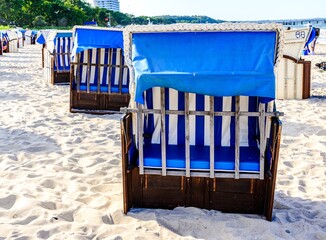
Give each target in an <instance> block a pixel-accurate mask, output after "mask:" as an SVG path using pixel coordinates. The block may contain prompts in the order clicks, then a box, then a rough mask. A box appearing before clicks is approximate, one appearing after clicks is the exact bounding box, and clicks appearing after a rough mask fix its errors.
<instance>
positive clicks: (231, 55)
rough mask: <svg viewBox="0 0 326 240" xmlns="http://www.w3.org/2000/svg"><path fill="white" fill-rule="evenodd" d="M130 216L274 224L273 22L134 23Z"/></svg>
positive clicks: (125, 134)
mask: <svg viewBox="0 0 326 240" xmlns="http://www.w3.org/2000/svg"><path fill="white" fill-rule="evenodd" d="M124 41H125V58H126V61H127V63H128V65H129V67H130V71H131V80H130V81H131V85H130V86H131V87H130V92H131V102H130V107H129V108H124V109H122V111H123V112H125V113H126V114H125V116H124V117H123V118H122V120H121V142H122V173H123V202H124V212H125V213H126V212H128V211H129V209H130V208H133V207H136V208H139V207H140V208H168V209H170V208H174V207H177V206H194V207H200V208H205V209H216V210H220V211H223V212H236V213H254V214H261V215H264V216H265V217H266V219H268V220H271V218H272V209H273V199H274V189H275V181H276V172H277V163H278V154H279V146H280V135H281V122H280V120H279V119H278V116H279V115H280V113H278V112H276V111H275V105H274V101H273V100H274V98H275V86H274V84H275V76H274V67H275V65H276V63H277V62H278V59H279V56H281V54H282V53H281V52H282V51H281V50H282V43H283V29H282V27H281V26H280V25H275V24H274V25H273V24H271V25H270V24H262V25H258V24H244V25H241V24H212V25H210V24H200V25H190V24H185V25H178V24H176V25H168V26H129V27H127V28H126V29H125V31H124Z"/></svg>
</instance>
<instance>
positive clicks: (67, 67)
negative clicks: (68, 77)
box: [54, 66, 70, 72]
mask: <svg viewBox="0 0 326 240" xmlns="http://www.w3.org/2000/svg"><path fill="white" fill-rule="evenodd" d="M54 70H55V71H67V72H69V71H70V66H65V67H63V66H59V67H57V66H54Z"/></svg>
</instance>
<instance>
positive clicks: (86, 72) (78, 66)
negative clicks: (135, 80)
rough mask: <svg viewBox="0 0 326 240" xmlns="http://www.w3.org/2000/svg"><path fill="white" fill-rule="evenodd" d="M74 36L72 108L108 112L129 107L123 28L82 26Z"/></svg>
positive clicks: (76, 29) (101, 112) (74, 109)
mask: <svg viewBox="0 0 326 240" xmlns="http://www.w3.org/2000/svg"><path fill="white" fill-rule="evenodd" d="M73 36H74V48H73V53H72V58H73V62H72V70H71V80H70V86H71V90H70V111H71V112H88V113H95V114H105V113H112V112H119V111H120V107H126V106H128V104H129V100H130V94H129V69H128V66H127V65H126V64H125V61H124V56H123V34H122V30H119V29H110V28H100V27H90V26H79V27H75V28H74V30H73Z"/></svg>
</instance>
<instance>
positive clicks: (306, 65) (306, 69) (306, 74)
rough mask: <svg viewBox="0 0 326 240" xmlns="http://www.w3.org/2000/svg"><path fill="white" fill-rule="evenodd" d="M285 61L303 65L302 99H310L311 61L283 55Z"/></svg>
mask: <svg viewBox="0 0 326 240" xmlns="http://www.w3.org/2000/svg"><path fill="white" fill-rule="evenodd" d="M283 57H284V58H285V59H289V60H291V61H292V62H294V63H296V64H302V65H303V72H302V99H307V98H310V91H311V61H305V60H302V59H300V60H297V59H295V58H293V57H291V56H288V55H283Z"/></svg>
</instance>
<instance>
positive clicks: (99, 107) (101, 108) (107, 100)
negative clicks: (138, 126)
mask: <svg viewBox="0 0 326 240" xmlns="http://www.w3.org/2000/svg"><path fill="white" fill-rule="evenodd" d="M72 81H73V80H72ZM70 96H71V102H70V112H85V113H94V114H106V113H110V112H112V113H113V112H120V108H121V107H128V105H129V101H130V94H129V93H122V94H120V93H107V92H101V93H98V92H86V91H77V90H71V91H70Z"/></svg>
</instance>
